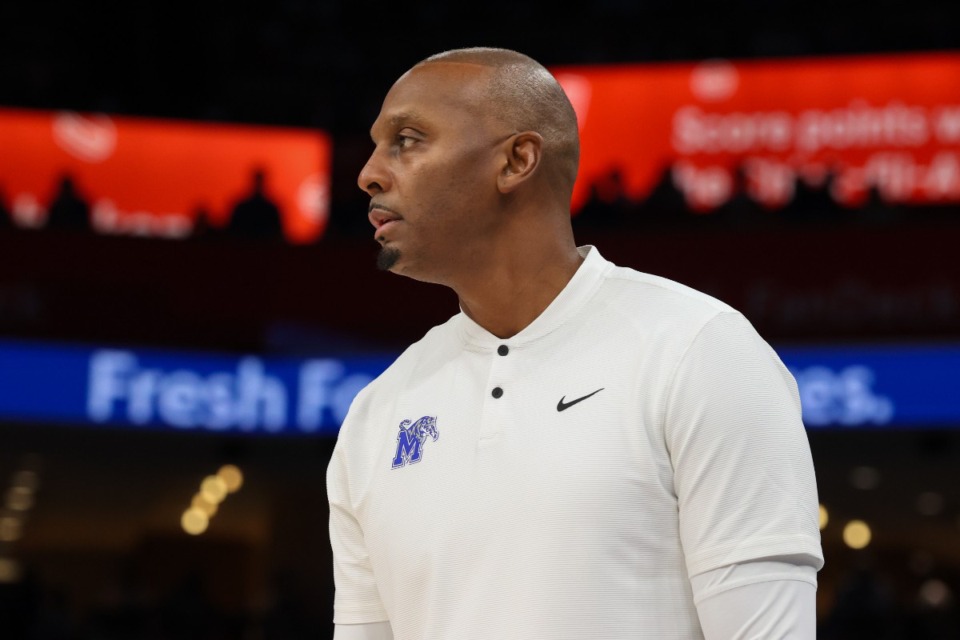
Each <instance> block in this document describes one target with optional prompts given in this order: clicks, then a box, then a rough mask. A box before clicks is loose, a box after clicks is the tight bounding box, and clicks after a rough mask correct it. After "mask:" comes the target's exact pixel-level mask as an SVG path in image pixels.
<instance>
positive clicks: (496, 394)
mask: <svg viewBox="0 0 960 640" xmlns="http://www.w3.org/2000/svg"><path fill="white" fill-rule="evenodd" d="M490 395H492V396H493V397H494V398H499V397H500V396H502V395H503V389H501V388H500V387H494V388H493V391H491V392H490Z"/></svg>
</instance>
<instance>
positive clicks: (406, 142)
mask: <svg viewBox="0 0 960 640" xmlns="http://www.w3.org/2000/svg"><path fill="white" fill-rule="evenodd" d="M416 141H417V140H416V138H413V137H411V136H405V135H403V134H399V135H397V146H398V147H400V148H401V149H406V148H408V147H411V146H413V143H414V142H416Z"/></svg>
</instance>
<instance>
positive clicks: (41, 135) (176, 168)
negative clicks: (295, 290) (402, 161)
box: [0, 109, 331, 244]
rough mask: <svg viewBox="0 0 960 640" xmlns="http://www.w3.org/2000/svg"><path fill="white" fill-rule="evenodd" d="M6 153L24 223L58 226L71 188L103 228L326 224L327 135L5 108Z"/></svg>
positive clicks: (155, 232)
mask: <svg viewBox="0 0 960 640" xmlns="http://www.w3.org/2000/svg"><path fill="white" fill-rule="evenodd" d="M0 149H2V153H0V195H3V196H4V199H5V200H6V206H7V207H8V208H9V209H10V212H11V216H12V218H13V221H14V223H16V224H18V225H19V226H22V227H33V228H39V227H44V226H47V225H48V224H50V223H51V222H52V220H51V219H50V218H51V214H50V212H51V208H52V206H53V205H52V203H53V202H54V201H55V200H56V199H57V197H58V195H63V193H64V192H65V191H69V192H71V193H72V194H73V196H74V197H75V198H76V199H80V200H82V201H83V202H84V203H85V204H86V207H87V214H86V217H87V218H88V221H89V226H90V227H91V228H92V230H94V231H96V232H100V233H104V234H118V235H139V236H148V237H167V238H182V237H188V236H190V235H192V234H194V233H198V232H199V230H200V229H201V228H203V229H213V230H217V229H228V228H239V227H241V226H242V227H244V228H245V229H247V230H250V229H253V230H256V229H267V230H269V229H273V230H274V231H275V233H276V234H282V235H280V237H282V238H284V239H286V241H288V242H291V243H298V244H299V243H308V242H312V241H314V240H316V239H317V238H319V237H320V236H321V235H322V234H323V232H324V229H325V227H326V224H327V218H328V209H329V191H330V188H329V186H330V184H329V183H330V156H331V143H330V140H329V136H328V135H327V134H326V133H324V132H322V131H315V130H307V129H294V128H283V127H265V126H243V125H227V124H214V123H200V122H187V121H173V120H155V119H146V118H131V117H113V116H109V115H105V114H80V113H74V112H45V111H32V110H13V109H0ZM68 195H69V194H68ZM258 215H259V216H266V217H272V218H271V219H263V220H258V219H256V216H258Z"/></svg>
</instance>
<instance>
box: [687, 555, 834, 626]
mask: <svg viewBox="0 0 960 640" xmlns="http://www.w3.org/2000/svg"><path fill="white" fill-rule="evenodd" d="M797 560H800V559H799V558H789V557H786V558H783V559H777V560H764V561H757V562H746V563H743V564H738V565H731V566H728V567H720V568H719V569H714V570H712V571H707V572H706V573H702V574H700V575H698V576H694V577H693V578H692V579H691V580H690V582H691V584H692V586H693V593H694V602H696V605H697V614H698V615H699V617H700V626H701V627H702V629H703V635H704V637H705V638H706V639H707V640H715V639H716V640H811V639H812V638H815V637H816V634H817V622H816V620H817V612H816V609H817V587H816V580H817V578H816V569H814V568H813V567H812V566H810V565H805V564H794V562H796V561H797Z"/></svg>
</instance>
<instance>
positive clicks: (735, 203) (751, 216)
mask: <svg viewBox="0 0 960 640" xmlns="http://www.w3.org/2000/svg"><path fill="white" fill-rule="evenodd" d="M763 213H764V212H763V207H761V206H760V203H759V202H757V201H756V200H754V199H753V198H752V197H751V196H750V192H749V190H748V187H747V170H746V167H745V166H743V165H742V164H740V165H737V166H736V167H735V168H734V171H733V189H732V195H731V196H730V199H729V200H727V201H726V202H724V203H723V204H722V205H720V206H719V207H718V208H717V211H716V212H715V215H716V216H718V218H719V219H720V220H721V221H722V222H723V223H724V224H726V225H727V226H729V227H732V228H740V229H742V228H744V227H750V226H754V225H757V224H759V223H760V221H761V220H763Z"/></svg>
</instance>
